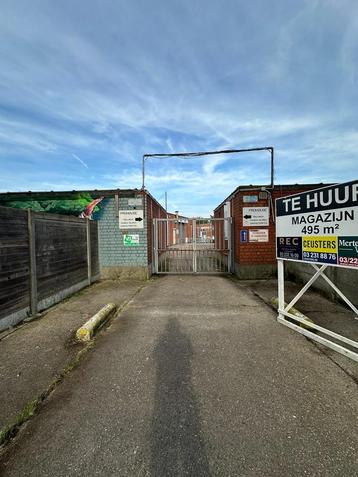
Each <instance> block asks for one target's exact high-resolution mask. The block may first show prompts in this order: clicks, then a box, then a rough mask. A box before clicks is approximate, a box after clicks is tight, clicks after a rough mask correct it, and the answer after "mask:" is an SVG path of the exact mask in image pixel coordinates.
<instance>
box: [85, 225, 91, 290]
mask: <svg viewBox="0 0 358 477" xmlns="http://www.w3.org/2000/svg"><path fill="white" fill-rule="evenodd" d="M86 236H87V277H88V285H91V283H92V264H91V222H90V219H88V218H87V219H86Z"/></svg>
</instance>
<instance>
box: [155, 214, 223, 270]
mask: <svg viewBox="0 0 358 477" xmlns="http://www.w3.org/2000/svg"><path fill="white" fill-rule="evenodd" d="M231 271H232V220H231V217H227V218H211V217H210V218H196V219H185V218H182V217H178V218H176V219H153V273H156V274H200V273H202V274H229V273H231Z"/></svg>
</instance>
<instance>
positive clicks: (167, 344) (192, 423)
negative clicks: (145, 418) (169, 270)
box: [150, 319, 210, 477]
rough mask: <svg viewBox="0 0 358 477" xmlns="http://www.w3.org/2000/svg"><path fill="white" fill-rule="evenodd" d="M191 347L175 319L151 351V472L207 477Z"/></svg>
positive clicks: (207, 469)
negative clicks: (153, 364) (153, 375)
mask: <svg viewBox="0 0 358 477" xmlns="http://www.w3.org/2000/svg"><path fill="white" fill-rule="evenodd" d="M192 355H193V348H192V345H191V342H190V340H189V338H188V337H187V335H186V334H185V333H183V332H182V331H181V329H180V325H179V322H178V321H177V320H176V319H171V320H169V322H168V324H167V326H166V328H165V332H164V333H163V334H162V335H161V336H160V338H159V340H158V342H157V345H156V347H155V350H154V358H155V361H156V364H157V368H156V389H155V403H154V411H153V417H152V426H151V442H152V446H151V468H150V470H151V475H152V476H153V477H154V476H155V477H158V476H159V475H162V476H166V475H168V476H169V475H170V476H179V475H180V476H182V475H193V476H194V475H195V476H196V477H200V476H210V472H209V464H208V459H207V455H206V452H205V446H204V442H203V439H202V437H201V429H200V415H199V406H198V403H197V400H196V397H195V394H194V390H193V384H192V381H191V377H192V373H191V358H192Z"/></svg>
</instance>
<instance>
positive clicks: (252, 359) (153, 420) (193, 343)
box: [0, 276, 358, 477]
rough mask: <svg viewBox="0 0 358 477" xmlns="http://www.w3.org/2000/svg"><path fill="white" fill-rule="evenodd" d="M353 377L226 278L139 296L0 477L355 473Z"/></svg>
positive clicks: (168, 281) (22, 440)
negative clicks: (280, 323) (280, 322)
mask: <svg viewBox="0 0 358 477" xmlns="http://www.w3.org/2000/svg"><path fill="white" fill-rule="evenodd" d="M357 391H358V386H357V384H356V382H354V380H353V379H352V378H350V377H349V376H347V374H346V373H345V372H344V371H343V370H342V369H341V368H340V367H338V366H337V365H336V364H335V363H334V362H332V361H331V360H330V359H329V358H328V357H327V356H325V355H324V354H322V353H321V352H320V350H319V349H318V348H317V347H316V346H315V345H314V344H312V343H310V342H309V341H307V340H306V339H305V338H304V337H302V336H301V335H298V334H295V333H294V332H293V331H291V330H289V329H287V328H286V327H283V326H281V325H279V324H277V322H276V321H275V314H274V312H273V311H272V310H271V309H270V308H269V307H267V306H266V305H265V304H264V303H263V302H262V301H260V300H259V298H257V297H256V296H254V295H253V293H252V292H251V291H250V290H249V289H248V288H247V287H245V286H240V285H239V284H238V282H236V281H234V280H231V279H229V278H225V277H213V276H185V277H184V276H167V277H161V278H160V279H155V280H153V281H152V282H151V283H150V284H149V285H148V286H146V287H145V288H143V289H142V290H141V292H140V293H138V294H137V295H136V296H135V298H134V299H133V301H132V302H131V303H130V304H129V306H128V307H127V308H126V310H125V311H124V312H123V313H122V315H121V316H120V317H119V318H117V319H115V320H114V321H113V322H112V324H111V326H110V327H108V328H107V329H106V330H103V331H102V335H101V336H100V337H99V338H98V339H97V341H96V345H95V347H94V348H93V349H92V350H91V351H90V352H89V353H88V354H87V355H86V357H85V358H84V361H83V363H82V364H81V366H80V367H78V368H77V369H75V370H74V371H73V372H72V373H71V374H70V375H69V376H68V377H67V378H66V379H65V380H64V382H63V383H62V384H61V385H60V386H59V387H58V388H57V389H56V390H55V391H54V393H53V394H52V395H51V396H50V398H49V399H48V400H47V401H46V402H45V404H44V406H43V408H42V409H41V411H40V412H39V414H38V415H36V416H35V417H34V418H33V419H32V420H31V421H30V422H29V423H28V424H27V425H26V427H25V428H24V429H23V430H22V431H21V433H20V435H19V436H18V437H17V438H16V440H15V442H14V443H13V444H12V445H11V446H10V447H9V448H8V451H7V454H6V455H5V456H4V458H3V463H2V466H1V469H0V470H1V472H2V473H1V475H3V476H4V477H5V476H13V477H15V476H17V477H19V476H26V477H27V476H50V475H51V476H53V477H57V476H92V475H93V476H95V475H100V476H138V477H140V476H153V477H160V476H196V477H197V476H226V477H227V476H255V477H257V476H302V475H309V476H325V477H326V476H341V477H342V476H354V475H357V469H358V452H357V451H358V433H357V424H358V398H357V397H358V392H357Z"/></svg>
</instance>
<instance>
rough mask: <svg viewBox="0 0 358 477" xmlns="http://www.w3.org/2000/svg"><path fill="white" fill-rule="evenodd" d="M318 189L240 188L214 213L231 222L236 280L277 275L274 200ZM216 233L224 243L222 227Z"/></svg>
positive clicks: (279, 186)
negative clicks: (229, 218)
mask: <svg viewBox="0 0 358 477" xmlns="http://www.w3.org/2000/svg"><path fill="white" fill-rule="evenodd" d="M318 187H322V184H304V185H299V184H293V185H275V186H274V188H273V189H269V188H265V187H262V186H255V185H250V186H239V187H237V189H235V190H234V191H233V192H232V193H231V194H230V195H229V197H227V198H226V199H225V200H224V201H223V202H222V203H221V204H220V205H219V206H218V207H217V208H216V209H215V210H214V217H216V218H219V217H231V218H232V249H233V254H232V257H233V270H234V271H235V273H236V275H237V276H238V277H239V278H242V279H249V278H254V279H256V278H266V277H270V276H273V275H274V274H275V273H276V236H275V199H277V198H279V197H284V196H286V195H291V194H296V193H299V192H304V191H306V190H312V189H317V188H318ZM217 233H218V235H221V240H222V241H225V242H226V243H227V241H226V236H227V233H226V232H225V230H224V227H223V226H222V228H221V229H220V230H219V231H217Z"/></svg>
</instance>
